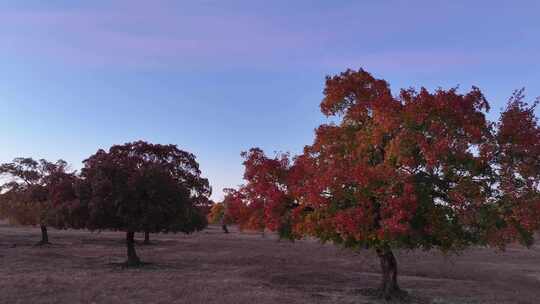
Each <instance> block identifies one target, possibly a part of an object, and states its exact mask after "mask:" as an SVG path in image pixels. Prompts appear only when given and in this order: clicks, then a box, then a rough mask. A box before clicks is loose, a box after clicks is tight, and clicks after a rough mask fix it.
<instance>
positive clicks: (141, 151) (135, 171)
mask: <svg viewBox="0 0 540 304" xmlns="http://www.w3.org/2000/svg"><path fill="white" fill-rule="evenodd" d="M81 178H82V181H81V186H80V202H79V204H80V206H78V208H77V209H83V210H87V211H86V212H82V213H83V214H86V216H87V219H86V221H85V226H86V227H87V228H89V229H113V230H122V231H126V232H127V243H128V264H138V263H139V259H138V257H137V256H136V253H135V249H134V247H133V234H134V232H152V233H156V232H184V233H191V232H194V231H197V230H201V229H203V228H204V227H205V226H206V218H205V216H204V215H203V214H201V212H200V211H199V209H198V207H197V206H198V205H199V204H201V203H204V202H205V201H207V200H208V196H209V195H210V193H211V189H210V186H209V184H208V180H207V179H205V178H202V177H201V172H200V170H199V165H198V163H197V162H196V160H195V156H194V155H193V154H191V153H188V152H185V151H182V150H180V149H178V148H177V147H176V146H175V145H159V144H150V143H146V142H143V141H138V142H133V143H126V144H124V145H115V146H112V147H111V148H110V149H109V151H108V152H106V151H104V150H99V151H97V152H96V153H95V154H94V155H92V156H90V157H89V158H88V159H86V160H85V161H84V168H83V169H82V171H81Z"/></svg>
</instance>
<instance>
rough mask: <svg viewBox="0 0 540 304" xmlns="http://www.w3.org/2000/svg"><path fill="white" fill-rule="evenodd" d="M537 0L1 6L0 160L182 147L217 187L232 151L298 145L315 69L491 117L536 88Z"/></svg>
mask: <svg viewBox="0 0 540 304" xmlns="http://www.w3.org/2000/svg"><path fill="white" fill-rule="evenodd" d="M538 12H540V1H390V0H389V1H315V0H313V1H306V0H299V1H277V0H276V1H263V0H251V1H248V0H246V1H239V0H230V1H224V0H212V1H211V0H207V1H168V0H155V1H140V0H130V1H128V0H123V1H85V2H83V1H67V0H66V1H53V0H51V1H1V0H0V37H1V39H0V132H1V133H0V135H1V136H0V144H1V148H0V161H1V162H5V161H10V160H11V159H12V158H14V157H17V156H33V157H36V158H47V159H58V158H63V159H65V160H67V161H69V162H70V163H72V166H73V167H74V168H75V169H78V168H80V166H81V161H82V160H83V159H84V158H86V157H87V156H89V155H91V154H92V153H94V152H95V151H96V150H97V149H98V148H108V147H109V146H111V145H112V144H116V143H124V142H128V141H133V140H137V139H144V140H148V141H151V142H155V143H174V144H177V145H179V147H181V148H183V149H185V150H188V151H191V152H193V153H195V154H196V155H197V157H198V160H199V162H200V164H201V168H202V170H203V173H204V175H205V176H207V177H208V178H209V179H210V182H211V184H212V186H213V188H214V195H213V197H214V198H215V199H220V198H221V197H222V192H221V189H222V188H223V187H234V186H236V185H238V184H240V183H241V182H242V172H243V168H242V165H241V162H242V160H241V158H240V155H239V153H240V151H243V150H247V149H249V148H250V147H254V146H258V147H261V148H263V149H264V150H266V151H267V152H268V153H269V154H272V153H273V151H290V152H292V153H297V152H299V151H301V149H302V147H303V146H304V145H306V144H309V143H311V141H312V139H313V130H314V128H316V127H317V126H318V125H319V124H320V123H321V122H323V121H325V118H324V117H323V116H322V114H320V112H319V107H318V106H319V102H320V100H321V98H322V90H323V85H324V76H325V75H328V74H336V73H339V72H341V71H343V70H345V69H346V68H353V69H357V68H359V67H364V68H365V69H367V70H368V71H370V72H371V73H373V74H374V75H376V76H378V77H382V78H384V79H386V80H388V81H389V82H390V84H391V86H392V88H393V90H394V92H397V90H398V89H399V88H402V87H410V86H413V87H417V88H418V87H420V86H425V87H427V88H430V89H433V88H437V87H443V88H448V87H453V86H456V85H459V86H460V88H461V89H462V90H466V89H469V88H470V87H471V86H472V85H476V86H478V87H480V88H481V89H482V90H483V92H484V93H485V95H486V96H487V97H488V100H489V101H490V103H491V105H492V111H491V113H490V117H491V118H492V119H495V118H496V117H497V114H498V111H499V110H500V109H501V108H502V107H503V106H504V104H505V102H506V100H507V98H508V96H510V94H511V93H512V91H513V90H514V89H517V88H521V87H526V89H527V91H526V93H527V96H528V97H529V100H533V99H534V97H536V96H540V83H539V80H540V39H539V38H540V18H538Z"/></svg>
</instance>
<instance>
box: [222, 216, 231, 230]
mask: <svg viewBox="0 0 540 304" xmlns="http://www.w3.org/2000/svg"><path fill="white" fill-rule="evenodd" d="M221 229H223V232H225V233H229V229H227V224H226V222H225V215H223V216H222V217H221Z"/></svg>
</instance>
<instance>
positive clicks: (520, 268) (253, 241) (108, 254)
mask: <svg viewBox="0 0 540 304" xmlns="http://www.w3.org/2000/svg"><path fill="white" fill-rule="evenodd" d="M231 230H232V233H230V234H223V233H222V232H221V229H220V228H219V227H217V226H211V227H209V228H208V229H207V230H205V231H202V232H199V233H195V234H191V235H182V234H160V235H151V238H152V241H153V242H154V245H150V246H143V245H141V244H140V243H141V242H142V238H143V235H142V234H138V235H137V237H138V239H139V240H140V242H139V243H138V244H137V253H138V254H139V257H140V258H141V259H142V260H143V261H145V262H148V263H149V264H148V265H146V266H144V267H141V268H137V269H125V268H123V267H122V266H121V262H123V261H124V260H125V252H126V249H125V246H124V242H123V241H124V237H125V236H124V234H122V233H120V232H101V233H90V232H88V231H73V230H68V231H58V230H54V229H50V235H49V239H50V241H51V242H52V243H53V244H52V245H48V246H43V247H35V246H33V244H34V243H36V242H37V241H38V240H39V238H40V232H39V229H38V228H31V227H12V226H8V225H6V224H0V303H220V304H226V303H235V304H236V303H239V304H240V303H257V304H266V303H379V300H377V299H375V298H373V297H372V296H370V290H372V289H373V288H376V287H377V285H378V283H379V280H380V276H379V267H378V261H377V259H376V257H375V256H374V255H373V254H372V253H370V252H360V253H354V252H352V251H349V250H345V249H340V248H337V247H335V246H333V245H323V244H320V243H318V242H316V241H312V240H306V241H299V242H295V243H291V242H287V241H277V240H276V238H275V236H273V235H269V234H267V235H266V236H265V237H263V236H261V235H260V234H254V233H248V234H246V233H239V232H238V231H237V230H236V229H234V228H233V229H231ZM397 258H398V263H399V270H400V284H401V287H403V288H404V289H405V290H407V291H408V292H409V294H410V297H409V302H411V303H440V304H443V303H538V301H539V300H538V299H540V246H538V247H533V248H531V249H525V248H521V247H519V246H511V247H510V248H508V250H507V251H505V252H496V251H493V250H487V249H471V250H468V251H466V252H464V253H463V254H461V255H459V256H443V255H441V254H440V253H437V252H432V253H425V252H399V253H398V254H397Z"/></svg>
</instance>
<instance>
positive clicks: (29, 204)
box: [0, 157, 76, 245]
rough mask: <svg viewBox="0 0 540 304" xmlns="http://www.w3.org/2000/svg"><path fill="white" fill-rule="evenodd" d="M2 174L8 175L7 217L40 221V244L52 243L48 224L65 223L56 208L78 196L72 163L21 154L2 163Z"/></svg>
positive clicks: (0, 200) (0, 199) (1, 199)
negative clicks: (75, 191)
mask: <svg viewBox="0 0 540 304" xmlns="http://www.w3.org/2000/svg"><path fill="white" fill-rule="evenodd" d="M0 175H2V176H5V177H7V179H8V181H7V182H5V183H4V184H3V185H2V186H1V195H0V204H1V205H2V207H1V209H2V211H3V212H2V213H3V215H4V217H7V218H9V219H10V220H13V221H15V222H17V223H19V224H21V225H39V226H40V228H41V241H40V242H39V243H38V245H45V244H49V236H48V232H47V226H49V225H51V226H57V227H62V226H64V225H65V223H64V221H63V220H64V219H63V218H61V217H58V216H57V213H56V208H57V207H58V206H59V203H60V202H61V201H64V200H70V199H74V198H75V193H74V192H73V190H74V188H73V187H72V185H73V183H74V182H75V180H76V176H75V174H74V173H73V172H68V164H67V163H66V162H65V161H63V160H58V161H56V162H54V163H53V162H49V161H47V160H45V159H40V160H34V159H32V158H29V157H26V158H23V157H20V158H15V159H14V160H13V162H10V163H4V164H1V165H0Z"/></svg>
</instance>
